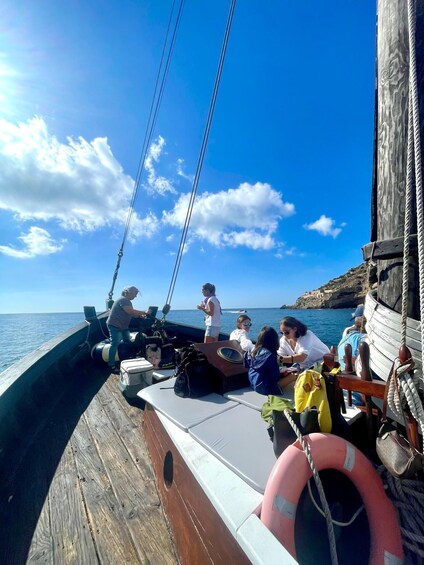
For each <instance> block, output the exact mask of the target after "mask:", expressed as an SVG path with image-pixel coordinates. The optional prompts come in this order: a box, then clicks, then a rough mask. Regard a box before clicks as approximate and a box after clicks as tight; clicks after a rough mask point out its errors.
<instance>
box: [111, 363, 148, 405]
mask: <svg viewBox="0 0 424 565" xmlns="http://www.w3.org/2000/svg"><path fill="white" fill-rule="evenodd" d="M152 374H153V365H152V364H151V363H149V361H147V360H146V359H144V357H139V358H137V359H127V360H126V361H121V373H120V376H119V389H120V391H121V392H122V393H123V394H125V396H128V397H130V398H132V397H136V396H137V392H138V391H139V390H141V389H142V388H145V387H146V386H149V385H151V384H152V378H153V377H152Z"/></svg>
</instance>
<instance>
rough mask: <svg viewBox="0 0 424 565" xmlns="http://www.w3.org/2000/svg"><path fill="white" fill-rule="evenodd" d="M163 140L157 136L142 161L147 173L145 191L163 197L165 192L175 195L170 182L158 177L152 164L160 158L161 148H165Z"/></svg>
mask: <svg viewBox="0 0 424 565" xmlns="http://www.w3.org/2000/svg"><path fill="white" fill-rule="evenodd" d="M165 143H166V142H165V140H164V138H163V137H162V136H161V135H159V136H158V137H157V139H156V140H155V141H154V142H153V143H152V144H151V145H150V148H149V151H148V153H147V155H146V159H145V161H144V167H145V169H146V171H147V190H148V192H150V194H160V195H162V196H163V195H164V194H166V193H167V192H170V193H171V194H175V193H176V190H175V188H174V187H173V186H172V183H171V181H170V180H168V179H166V178H165V177H160V176H157V175H156V171H155V168H154V166H153V162H155V163H158V162H159V159H160V156H161V154H162V151H163V148H164V147H165Z"/></svg>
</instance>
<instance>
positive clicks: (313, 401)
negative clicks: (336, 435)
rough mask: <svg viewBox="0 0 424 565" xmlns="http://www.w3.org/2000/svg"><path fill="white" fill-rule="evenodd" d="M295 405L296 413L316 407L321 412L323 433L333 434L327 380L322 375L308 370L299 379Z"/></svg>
mask: <svg viewBox="0 0 424 565" xmlns="http://www.w3.org/2000/svg"><path fill="white" fill-rule="evenodd" d="M294 404H295V408H296V412H302V411H303V410H304V409H305V408H311V407H312V406H316V407H317V409H318V411H319V414H318V422H319V427H320V429H321V431H322V432H328V433H329V432H331V427H332V422H331V413H330V405H329V403H328V398H327V390H326V388H325V379H324V377H323V376H322V375H320V373H317V371H312V370H310V369H307V370H306V371H303V373H301V374H300V375H299V376H298V377H297V380H296V384H295V386H294Z"/></svg>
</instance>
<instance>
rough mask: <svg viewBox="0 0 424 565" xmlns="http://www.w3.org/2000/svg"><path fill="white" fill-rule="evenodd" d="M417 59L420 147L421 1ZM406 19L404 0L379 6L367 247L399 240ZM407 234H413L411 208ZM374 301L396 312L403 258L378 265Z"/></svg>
mask: <svg viewBox="0 0 424 565" xmlns="http://www.w3.org/2000/svg"><path fill="white" fill-rule="evenodd" d="M416 6H417V21H416V59H417V78H418V90H419V95H420V124H421V139H422V146H421V149H422V148H423V147H424V143H423V141H424V0H416ZM408 81H409V46H408V14H407V2H406V1H405V0H379V1H378V30H377V92H376V100H377V104H376V116H375V124H376V132H375V147H374V174H373V177H374V178H373V197H372V209H373V210H372V226H371V241H379V240H390V239H393V238H396V237H403V231H404V213H405V187H406V156H407V154H406V151H407V123H408V96H409V87H408ZM414 201H415V195H414ZM413 209H414V212H413V214H412V215H413V217H414V220H413V225H412V226H411V233H416V232H417V227H416V220H415V203H414V206H413ZM378 281H379V287H378V298H379V300H380V301H381V302H382V303H383V304H385V305H387V306H388V307H389V308H392V309H393V310H395V311H397V312H400V310H401V295H402V258H399V259H389V260H381V261H378ZM417 288H418V270H417V259H416V257H411V258H410V284H409V301H408V302H409V306H408V315H409V316H410V317H412V318H414V319H417V320H418V319H419V302H418V292H417Z"/></svg>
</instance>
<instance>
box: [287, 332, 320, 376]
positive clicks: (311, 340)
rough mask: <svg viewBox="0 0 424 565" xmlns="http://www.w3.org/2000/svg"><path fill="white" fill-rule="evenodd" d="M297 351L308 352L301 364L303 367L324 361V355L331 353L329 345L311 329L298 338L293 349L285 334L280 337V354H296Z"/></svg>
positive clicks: (306, 367)
mask: <svg viewBox="0 0 424 565" xmlns="http://www.w3.org/2000/svg"><path fill="white" fill-rule="evenodd" d="M297 353H306V355H307V357H306V359H304V360H303V361H302V362H301V363H299V365H300V366H301V368H302V369H308V368H309V367H312V365H313V364H314V363H317V362H318V361H322V357H323V355H325V354H326V353H330V350H329V349H328V347H327V346H326V345H325V343H323V342H322V341H321V340H320V339H319V338H318V337H317V336H316V335H315V334H314V333H313V332H311V330H308V331H307V332H306V334H305V335H302V336H300V337H298V338H297V342H296V346H295V348H294V349H293V348H292V346H291V345H290V343H289V341H288V340H286V338H285V337H284V336H283V337H282V338H281V339H280V348H279V350H278V351H277V354H278V355H281V356H282V355H296V354H297Z"/></svg>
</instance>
